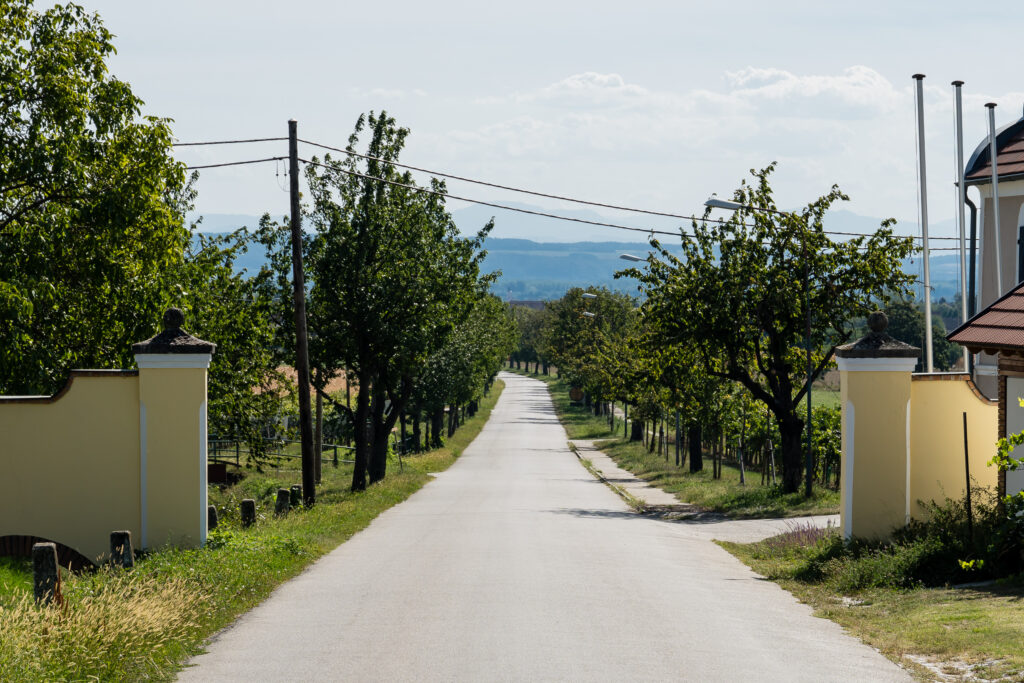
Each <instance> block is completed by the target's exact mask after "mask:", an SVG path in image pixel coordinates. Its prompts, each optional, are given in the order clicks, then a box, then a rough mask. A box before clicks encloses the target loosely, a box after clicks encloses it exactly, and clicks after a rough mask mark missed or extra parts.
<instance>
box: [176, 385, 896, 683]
mask: <svg viewBox="0 0 1024 683" xmlns="http://www.w3.org/2000/svg"><path fill="white" fill-rule="evenodd" d="M503 378H504V379H505V382H506V385H507V386H506V389H505V391H504V393H503V394H502V396H501V399H500V401H499V403H498V406H497V407H496V408H495V410H494V412H493V413H492V414H491V418H490V421H489V422H488V424H487V426H486V427H485V428H484V430H483V431H482V432H481V434H480V436H479V437H478V438H477V439H476V441H474V442H473V444H472V445H471V446H470V447H469V448H468V449H466V451H465V453H464V454H463V456H462V457H461V458H460V459H459V460H458V461H457V462H456V463H455V464H454V465H453V466H452V467H451V468H450V469H449V470H447V471H446V472H444V473H441V474H440V475H439V476H438V477H437V480H436V481H433V482H431V483H430V484H429V485H428V486H426V487H425V488H423V489H422V490H421V491H419V492H418V493H416V494H415V495H414V496H413V497H412V498H410V499H409V500H408V501H406V502H405V503H403V504H401V505H398V506H396V507H394V508H392V509H391V510H389V511H387V512H385V513H384V514H382V515H381V516H380V517H379V518H378V519H377V520H376V521H374V522H373V524H372V525H371V526H370V527H369V528H367V529H366V530H365V531H363V532H361V533H359V534H357V535H356V536H355V537H353V538H352V539H351V540H350V541H349V542H347V543H345V544H344V545H342V546H341V547H339V548H338V549H337V550H335V551H334V552H332V553H330V554H329V555H327V556H325V557H324V558H322V559H321V560H320V561H319V562H317V563H316V564H315V565H313V566H312V567H311V568H310V569H309V570H308V571H306V572H305V573H303V574H302V575H301V576H299V577H297V578H296V579H294V580H292V581H290V582H289V583H287V584H285V585H284V586H282V587H281V588H280V589H279V590H277V591H276V592H275V593H274V594H273V595H272V596H271V597H270V599H268V600H267V601H266V602H265V603H263V604H262V605H261V606H259V607H257V608H256V609H254V610H252V611H251V612H249V613H248V614H246V615H244V616H243V617H242V618H241V619H239V620H238V622H236V624H235V625H234V626H232V627H230V628H229V629H227V630H225V631H224V632H222V633H221V634H219V635H218V636H217V637H216V638H215V639H214V641H213V642H212V643H211V644H210V647H209V651H208V652H207V653H206V654H204V655H201V656H199V657H196V658H195V659H194V660H193V661H192V662H191V664H192V665H193V666H191V667H190V668H187V669H186V670H184V671H183V672H182V673H181V675H180V678H179V680H182V681H204V682H206V681H280V680H297V681H337V680H345V681H540V680H546V681H582V680H595V681H598V680H599V681H627V680H644V681H656V680H666V681H667V680H686V681H787V682H789V681H814V682H821V681H843V682H846V681H910V677H909V676H908V675H907V674H906V673H904V672H903V671H902V670H901V669H899V668H898V667H896V666H895V665H894V664H892V663H891V662H889V661H888V660H886V659H885V658H884V657H882V656H881V655H879V654H878V653H877V652H875V651H874V650H872V649H871V648H869V647H867V646H865V645H863V644H862V643H860V642H859V641H857V640H856V639H854V638H851V637H849V636H847V635H845V634H844V633H843V631H842V630H841V629H840V628H839V627H838V626H837V625H835V624H834V623H832V622H830V621H827V620H824V619H818V618H815V617H813V616H811V613H810V609H809V608H807V607H806V606H804V605H801V604H799V603H798V602H797V601H796V600H795V599H794V598H793V597H792V596H790V595H789V594H788V593H786V592H785V591H783V590H781V589H780V588H778V587H777V586H776V585H775V584H772V583H769V582H767V581H764V580H761V579H759V578H757V577H756V576H755V575H754V574H753V573H751V572H750V571H749V570H748V569H746V567H744V566H743V565H742V564H741V563H739V562H738V561H736V560H735V559H733V558H732V556H731V555H729V554H728V553H726V552H725V551H724V550H722V549H721V548H719V547H718V546H716V545H714V544H713V543H711V542H710V541H709V540H707V538H706V536H703V535H700V534H694V533H692V531H690V530H687V527H686V525H685V524H679V523H671V522H663V521H658V520H653V519H648V518H644V517H639V516H637V515H634V514H633V513H632V512H630V511H629V509H628V508H627V507H626V506H625V504H624V503H623V502H622V501H621V500H620V499H619V498H618V497H617V496H616V495H615V494H614V493H612V492H611V491H610V490H609V489H608V488H607V487H606V486H604V485H603V484H601V483H599V482H597V481H595V480H594V479H593V478H592V477H591V475H590V474H588V473H587V471H586V470H585V469H584V468H583V467H582V466H581V465H580V463H579V462H578V461H577V459H576V457H575V456H574V455H573V454H572V453H571V452H570V451H569V450H568V448H567V445H566V435H565V432H564V430H563V429H562V427H561V426H560V425H559V423H558V420H557V419H556V417H555V414H554V411H553V408H552V405H551V401H550V399H549V398H548V395H547V392H546V390H545V388H544V385H543V384H542V383H541V382H539V381H536V380H531V379H527V378H524V377H520V376H517V375H511V374H505V375H504V376H503Z"/></svg>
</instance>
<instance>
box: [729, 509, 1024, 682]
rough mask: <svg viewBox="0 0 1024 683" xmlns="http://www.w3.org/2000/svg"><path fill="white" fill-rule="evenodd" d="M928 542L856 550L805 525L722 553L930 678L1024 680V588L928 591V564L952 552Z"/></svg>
mask: <svg viewBox="0 0 1024 683" xmlns="http://www.w3.org/2000/svg"><path fill="white" fill-rule="evenodd" d="M927 538H929V537H928V536H927V535H924V536H922V537H919V538H917V539H916V540H909V539H905V540H904V541H903V542H899V543H895V544H877V543H876V544H863V543H862V544H853V545H848V544H843V542H842V541H841V540H840V539H839V538H838V531H837V530H836V529H829V530H814V529H811V528H810V527H806V526H805V527H794V528H793V529H792V530H791V531H789V532H787V533H784V534H781V535H779V536H776V537H773V538H769V539H766V540H764V541H761V542H758V543H747V544H737V543H724V542H723V543H720V545H721V546H722V547H724V548H725V549H726V550H728V551H729V552H731V553H732V554H734V555H735V556H736V557H738V558H739V559H740V560H742V561H743V562H745V563H746V564H747V565H748V566H750V567H751V568H752V569H753V570H754V571H755V572H757V573H759V574H761V575H763V576H765V577H766V578H768V579H771V580H773V581H776V582H778V583H779V585H781V586H782V587H783V588H785V589H787V590H789V591H790V592H792V593H793V594H794V595H795V596H796V597H797V598H799V599H800V600H802V601H803V602H806V603H807V604H809V605H811V606H812V607H813V608H814V609H815V611H816V613H817V614H818V615H819V616H823V617H826V618H829V619H832V620H833V621H835V622H837V623H838V624H840V625H842V626H843V627H844V628H846V629H847V630H848V631H849V632H850V633H852V634H853V635H855V636H857V637H858V638H860V639H862V640H863V641H864V642H866V643H868V644H869V645H871V646H873V647H876V648H878V649H879V650H880V651H881V652H882V653H883V654H885V655H886V656H888V657H889V658H890V659H892V660H893V661H896V662H898V663H900V664H902V665H904V666H906V667H908V668H909V669H910V670H911V671H912V672H914V673H915V675H916V676H917V677H918V678H919V679H921V680H936V679H937V678H938V676H937V675H936V674H937V672H944V673H956V672H959V673H960V674H964V673H966V672H967V671H970V673H971V675H973V676H974V677H975V678H971V679H967V678H964V679H959V678H957V679H951V680H996V679H999V680H1007V681H1024V652H1022V651H1021V648H1020V643H1021V642H1024V580H1022V578H1021V577H1020V575H1018V576H1016V577H1011V578H1007V579H1002V580H998V581H991V582H987V583H984V584H981V585H973V586H970V585H968V586H961V587H955V586H953V587H950V586H941V587H925V586H923V585H922V580H921V578H920V574H921V573H924V575H926V576H931V575H932V574H931V573H929V571H928V569H927V568H926V567H925V566H923V564H922V563H923V562H927V558H928V557H934V556H935V555H936V553H938V554H939V555H941V553H942V549H941V548H936V547H935V546H934V541H933V540H932V541H929V540H926V539H927ZM930 538H932V539H934V537H930ZM957 568H959V564H956V563H955V561H954V567H950V569H951V570H955V569H957ZM901 586H904V587H901ZM905 586H915V587H912V588H907V587H905ZM1001 677H1005V678H1001Z"/></svg>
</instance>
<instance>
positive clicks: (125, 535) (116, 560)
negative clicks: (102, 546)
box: [110, 531, 135, 569]
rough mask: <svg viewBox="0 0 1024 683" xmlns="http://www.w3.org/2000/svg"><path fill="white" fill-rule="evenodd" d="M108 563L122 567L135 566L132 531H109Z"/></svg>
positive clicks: (129, 567)
mask: <svg viewBox="0 0 1024 683" xmlns="http://www.w3.org/2000/svg"><path fill="white" fill-rule="evenodd" d="M110 564H111V566H114V567H121V568H122V569H131V568H132V567H134V566H135V551H134V549H133V548H132V532H130V531H111V532H110Z"/></svg>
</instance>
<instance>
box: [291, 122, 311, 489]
mask: <svg viewBox="0 0 1024 683" xmlns="http://www.w3.org/2000/svg"><path fill="white" fill-rule="evenodd" d="M297 127H298V122H297V121H296V120H295V119H291V120H290V121H288V176H289V179H290V181H291V182H290V183H289V185H290V189H291V214H292V216H291V218H292V220H291V224H292V283H293V285H294V288H293V292H294V297H295V365H296V366H297V367H296V368H295V371H296V373H297V374H298V376H299V433H300V434H301V437H300V438H301V440H302V503H303V505H305V506H306V507H312V506H313V504H314V503H316V471H315V469H314V468H315V463H314V458H313V456H314V454H313V424H312V415H311V412H310V407H309V342H308V339H307V337H306V283H305V277H304V276H303V274H302V216H301V214H300V213H299V144H298V134H297V132H296V129H297Z"/></svg>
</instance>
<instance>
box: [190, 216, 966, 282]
mask: <svg viewBox="0 0 1024 683" xmlns="http://www.w3.org/2000/svg"><path fill="white" fill-rule="evenodd" d="M505 204H507V205H509V206H516V207H517V208H523V209H527V210H531V211H541V212H545V213H557V214H559V215H563V216H566V217H570V218H577V219H582V220H590V221H595V222H602V223H616V224H621V225H628V226H635V227H642V228H651V229H655V230H669V231H675V230H676V229H677V228H678V227H679V226H680V225H681V224H682V223H683V221H680V220H677V219H668V218H664V217H658V216H640V217H639V218H637V217H636V216H635V215H634V216H620V217H616V216H610V215H605V214H600V213H597V212H595V211H590V210H578V211H575V210H574V211H564V210H552V209H544V208H542V207H537V206H532V205H529V204H513V203H510V202H505ZM452 216H453V218H454V220H455V223H456V225H458V226H459V229H460V230H461V231H462V232H463V234H472V233H475V232H476V231H477V230H479V229H480V228H482V227H483V226H484V225H485V224H486V223H487V221H488V220H490V218H491V217H492V216H494V218H495V227H494V230H493V231H492V232H491V236H490V237H488V239H487V242H486V244H485V248H486V249H487V258H486V259H485V261H484V267H485V269H486V270H487V272H493V271H496V270H500V271H501V273H502V275H501V277H500V278H499V279H498V281H497V283H496V285H495V287H494V292H495V294H497V295H499V296H501V297H502V298H503V299H512V300H523V299H527V300H536V299H557V298H559V297H561V296H562V295H563V294H564V293H565V291H566V290H568V289H569V288H571V287H586V286H590V285H593V286H598V287H600V286H604V287H608V288H609V289H612V290H615V291H621V292H625V293H630V294H634V295H635V294H636V293H637V285H638V283H637V282H636V281H635V280H631V279H619V280H616V279H615V277H614V275H615V272H616V271H619V270H622V269H624V268H627V267H629V265H630V264H629V263H628V262H626V261H623V260H621V259H620V258H619V256H620V255H621V254H623V253H632V254H635V255H638V256H646V253H647V251H648V249H649V246H648V244H647V239H648V235H647V234H645V233H642V232H630V231H624V230H617V229H615V228H606V227H599V226H594V225H588V224H584V223H573V222H567V221H562V220H558V219H555V218H546V217H542V216H534V215H529V214H521V213H513V212H508V211H501V210H498V209H491V208H490V207H486V206H470V207H466V208H463V209H457V210H455V211H453V212H452ZM258 223H259V217H258V216H251V215H243V214H207V215H206V216H204V218H203V221H202V223H201V226H200V227H201V230H202V231H203V232H231V231H234V230H236V229H238V228H240V227H243V226H246V227H250V228H251V227H254V226H256V225H257V224H258ZM880 223H881V220H880V219H877V218H869V217H865V216H859V215H857V214H854V213H851V212H849V211H832V212H830V213H829V214H828V217H827V222H826V224H827V229H828V230H830V231H835V232H853V233H868V232H874V231H875V230H877V229H878V226H879V224H880ZM896 229H897V232H899V233H901V234H915V231H916V229H917V226H916V225H914V224H906V223H904V224H899V225H898V226H897V228H896ZM931 234H933V235H952V234H953V224H952V222H951V221H943V222H940V223H938V224H935V225H933V226H932V228H931ZM837 237H841V236H837ZM608 238H615V239H618V240H619V241H614V242H613V241H607V240H608ZM659 238H660V241H661V242H662V243H663V244H664V245H665V246H666V247H669V248H672V247H676V249H673V250H677V249H678V247H677V245H673V244H672V243H673V241H674V240H673V238H672V237H670V236H659ZM954 244H955V243H954V242H944V241H943V242H940V241H936V243H935V246H953V245H954ZM265 260H266V259H265V257H264V254H263V253H262V252H259V251H258V250H254V251H251V252H249V253H248V254H245V255H244V256H243V257H242V258H241V259H239V262H238V264H237V265H238V268H239V269H240V270H241V269H244V270H248V271H249V272H255V271H256V270H259V268H260V266H262V265H263V263H265ZM958 264H959V261H958V256H957V255H956V252H939V253H938V254H933V256H932V259H931V276H932V288H933V298H934V299H936V300H938V299H940V298H946V299H947V300H952V298H953V297H954V296H955V294H956V293H957V291H958V290H959V286H958V283H959V265H958ZM904 269H905V270H906V271H907V272H910V273H915V274H917V275H918V277H919V279H920V278H921V274H920V271H921V259H920V257H917V258H913V259H909V260H908V261H907V262H905V263H904ZM918 294H919V296H920V291H919V292H918Z"/></svg>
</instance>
